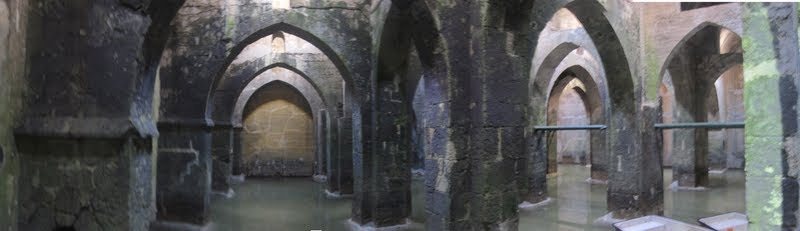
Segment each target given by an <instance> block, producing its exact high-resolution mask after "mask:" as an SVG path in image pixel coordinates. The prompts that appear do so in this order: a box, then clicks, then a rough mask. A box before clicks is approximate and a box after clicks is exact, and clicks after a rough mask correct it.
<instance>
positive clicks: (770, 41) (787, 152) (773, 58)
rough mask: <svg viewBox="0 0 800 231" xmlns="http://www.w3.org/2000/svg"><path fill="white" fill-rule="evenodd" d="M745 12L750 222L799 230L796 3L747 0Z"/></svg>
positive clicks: (754, 227) (765, 227)
mask: <svg viewBox="0 0 800 231" xmlns="http://www.w3.org/2000/svg"><path fill="white" fill-rule="evenodd" d="M742 14H743V15H742V18H743V29H744V31H743V34H742V41H743V42H742V48H743V49H744V81H745V83H744V100H745V103H744V105H745V111H746V112H747V118H746V122H745V123H746V124H747V126H746V127H745V159H746V163H745V172H746V176H745V177H746V181H745V184H746V185H745V186H746V187H745V191H746V192H745V194H746V205H747V216H748V219H749V220H750V226H749V228H750V229H752V230H797V228H798V213H797V212H798V200H800V199H798V198H799V197H798V188H800V187H799V186H798V179H799V178H798V177H800V167H798V166H800V165H799V164H798V160H799V159H800V153H798V151H797V150H798V149H797V145H798V134H797V132H798V114H797V107H798V105H797V103H798V101H797V96H798V91H797V89H798V80H800V47H799V46H798V35H797V31H798V29H799V28H798V27H800V25H799V24H798V12H797V3H744V9H743V11H742Z"/></svg>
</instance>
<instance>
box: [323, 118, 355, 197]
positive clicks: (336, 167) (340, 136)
mask: <svg viewBox="0 0 800 231" xmlns="http://www.w3.org/2000/svg"><path fill="white" fill-rule="evenodd" d="M333 137H334V139H331V140H333V141H336V145H334V146H332V147H331V156H332V157H331V168H330V169H329V172H330V174H329V175H328V177H329V179H328V189H327V190H328V192H330V193H333V194H336V195H350V194H353V118H350V117H343V118H339V119H338V123H337V126H336V133H335V135H334V136H333Z"/></svg>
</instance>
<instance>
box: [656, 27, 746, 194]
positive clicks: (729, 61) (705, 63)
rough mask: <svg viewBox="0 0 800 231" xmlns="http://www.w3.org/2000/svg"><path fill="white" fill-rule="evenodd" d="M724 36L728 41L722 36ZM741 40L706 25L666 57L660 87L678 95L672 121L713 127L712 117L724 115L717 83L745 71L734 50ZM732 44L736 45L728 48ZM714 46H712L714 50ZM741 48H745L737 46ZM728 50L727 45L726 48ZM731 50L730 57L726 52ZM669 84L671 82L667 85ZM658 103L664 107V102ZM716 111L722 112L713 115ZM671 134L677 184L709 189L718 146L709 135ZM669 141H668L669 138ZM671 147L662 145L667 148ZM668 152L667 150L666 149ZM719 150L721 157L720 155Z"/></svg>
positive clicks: (688, 131) (699, 132) (681, 131)
mask: <svg viewBox="0 0 800 231" xmlns="http://www.w3.org/2000/svg"><path fill="white" fill-rule="evenodd" d="M723 35H725V38H721V37H720V36H723ZM737 40H739V41H740V39H739V36H738V34H737V33H735V32H734V30H731V29H728V28H726V27H724V26H721V25H719V24H716V23H712V22H703V23H699V25H698V26H697V27H695V28H693V29H692V30H690V31H689V32H688V33H687V34H686V35H684V37H683V38H682V39H681V40H680V41H679V42H678V43H677V45H676V46H675V47H674V48H673V49H672V50H671V51H670V53H669V55H668V56H667V58H666V60H665V62H664V64H663V65H662V69H661V70H660V73H659V75H660V76H659V78H660V82H662V83H667V84H668V85H669V86H670V87H671V88H670V89H671V90H672V91H673V92H672V94H671V97H673V98H671V100H673V101H672V102H674V104H673V106H674V110H673V112H672V115H671V116H672V117H673V120H674V121H675V122H709V114H714V113H719V111H718V107H719V105H718V101H717V100H710V99H709V97H712V95H713V96H715V95H716V93H717V92H716V89H715V86H714V82H715V81H716V80H717V79H718V78H719V77H720V76H721V75H722V74H723V73H725V71H727V70H728V69H730V68H732V67H734V66H737V65H741V64H742V62H743V57H742V53H740V52H736V51H741V48H740V49H735V48H733V47H730V46H735V45H736V44H737V43H736V41H737ZM726 41H733V42H732V44H733V45H731V44H724V43H725V42H726ZM712 44H713V45H712ZM738 44H740V43H738ZM723 45H727V46H728V47H725V46H723ZM723 49H727V50H728V51H727V52H723ZM667 79H668V81H667ZM660 97H661V96H659V101H660V102H663V101H664V100H663V99H660ZM715 108H717V109H716V110H717V111H709V110H710V109H711V110H714V109H715ZM668 133H672V136H673V137H672V140H673V141H672V145H673V147H672V148H671V150H672V152H673V154H675V155H674V158H672V161H673V163H672V173H673V180H674V181H677V185H678V186H679V187H703V186H707V185H708V170H707V169H708V168H709V167H714V166H712V164H713V165H715V166H717V167H719V166H721V164H719V163H718V162H720V161H722V160H721V157H718V156H719V155H721V153H719V152H718V151H719V150H716V149H717V148H714V147H712V146H719V145H718V144H712V143H710V141H711V140H710V139H709V134H711V135H714V136H716V135H718V134H717V132H714V131H711V130H707V129H679V130H674V131H670V132H668ZM664 134H665V135H669V134H667V133H664ZM663 144H666V143H664V142H662V145H663ZM662 149H663V148H662ZM715 150H716V151H715Z"/></svg>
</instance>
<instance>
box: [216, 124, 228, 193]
mask: <svg viewBox="0 0 800 231" xmlns="http://www.w3.org/2000/svg"><path fill="white" fill-rule="evenodd" d="M232 149H233V127H231V126H230V125H219V124H217V125H215V126H214V128H213V129H212V133H211V166H212V168H211V190H213V191H214V192H215V193H220V194H223V195H227V196H230V195H231V194H232V193H233V190H232V189H231V181H230V179H231V153H233V150H232Z"/></svg>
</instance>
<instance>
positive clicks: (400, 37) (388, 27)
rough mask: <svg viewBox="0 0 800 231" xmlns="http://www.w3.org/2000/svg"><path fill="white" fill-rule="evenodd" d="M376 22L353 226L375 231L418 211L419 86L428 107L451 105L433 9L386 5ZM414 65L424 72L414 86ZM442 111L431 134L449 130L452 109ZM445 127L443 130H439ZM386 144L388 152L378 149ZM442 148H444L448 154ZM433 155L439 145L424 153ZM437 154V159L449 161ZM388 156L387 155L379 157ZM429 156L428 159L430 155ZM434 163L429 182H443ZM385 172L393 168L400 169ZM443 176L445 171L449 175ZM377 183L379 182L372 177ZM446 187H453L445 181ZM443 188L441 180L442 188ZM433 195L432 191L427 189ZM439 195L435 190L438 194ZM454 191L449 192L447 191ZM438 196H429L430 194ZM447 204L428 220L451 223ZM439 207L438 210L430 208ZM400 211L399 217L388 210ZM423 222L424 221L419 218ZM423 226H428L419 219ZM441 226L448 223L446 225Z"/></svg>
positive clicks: (430, 116) (432, 117)
mask: <svg viewBox="0 0 800 231" xmlns="http://www.w3.org/2000/svg"><path fill="white" fill-rule="evenodd" d="M373 7H374V9H375V12H378V13H376V16H377V17H375V19H374V21H375V22H376V23H378V24H379V26H376V29H375V30H374V31H373V44H374V45H373V50H374V54H375V55H374V56H373V57H375V58H373V60H372V62H373V63H372V73H371V79H370V82H369V85H370V86H371V88H372V89H373V90H371V92H370V94H369V95H366V96H365V97H366V98H367V100H366V101H365V102H364V108H362V110H361V113H360V114H358V115H356V116H359V117H361V118H362V120H363V123H362V125H361V126H360V127H356V128H355V129H358V130H360V133H361V134H362V138H363V140H360V143H361V145H358V146H357V147H356V148H355V149H357V151H356V152H355V153H354V158H353V160H354V162H356V163H360V164H354V165H356V167H355V169H354V175H355V177H356V179H355V185H356V186H355V189H356V191H355V193H354V196H355V197H354V201H353V218H352V221H353V222H354V223H356V224H359V225H367V224H370V223H372V224H374V225H375V226H376V227H383V226H392V225H398V224H404V223H405V222H406V218H410V217H411V216H412V213H411V210H412V209H415V208H412V207H411V191H410V189H411V188H410V183H411V162H410V155H409V154H410V151H411V149H410V148H409V144H410V143H411V142H410V140H411V139H410V138H411V136H410V131H411V127H410V125H411V124H410V122H411V121H412V120H413V119H412V118H411V117H410V115H411V114H412V112H411V111H412V110H411V108H412V103H411V100H412V97H413V93H414V92H413V91H415V90H416V88H415V86H414V85H416V84H417V82H418V81H421V82H422V83H420V84H419V85H420V87H422V88H424V90H425V92H426V93H428V94H426V97H425V100H426V102H425V104H426V105H431V104H441V103H442V102H444V101H445V100H446V98H447V97H448V96H447V94H446V92H447V90H446V89H447V88H448V84H447V83H448V82H447V81H448V79H447V77H445V75H446V73H447V69H444V67H443V65H439V64H440V63H442V62H443V61H442V59H443V56H442V55H441V53H440V52H443V50H442V46H443V44H441V43H440V41H439V38H438V35H439V33H440V32H439V30H438V29H436V26H435V25H436V24H437V23H436V22H435V21H434V19H433V15H432V12H431V10H430V8H429V7H428V5H427V3H426V1H380V3H378V5H376V6H373ZM412 49H413V50H415V51H416V53H417V54H418V60H419V61H417V60H416V58H410V57H412V55H410V54H411V53H412ZM409 62H419V63H420V65H418V66H421V75H422V76H424V77H421V78H408V76H407V75H408V74H409V73H408V68H409ZM441 106H442V108H441V109H442V110H441V111H432V112H429V113H427V112H426V113H427V114H426V115H424V116H423V118H417V119H422V120H427V121H428V122H429V123H428V125H429V126H428V127H426V128H425V129H426V130H434V129H439V130H440V131H441V130H444V129H447V126H446V124H445V122H444V121H447V118H448V116H449V113H448V112H449V108H448V107H449V106H445V105H441ZM437 126H440V127H437ZM425 135H426V138H424V140H427V141H426V142H428V141H431V137H428V136H429V135H430V136H433V135H436V136H440V137H437V138H438V140H436V141H435V142H440V141H441V142H446V141H447V139H448V138H449V137H447V134H446V133H440V132H436V134H432V133H426V134H425ZM378 144H380V145H378ZM441 145H442V144H438V145H437V147H439V148H441V147H443V146H441ZM424 146H425V147H426V148H425V149H426V153H429V152H430V150H429V149H428V148H429V147H431V145H428V143H426V144H425V145H424ZM440 151H443V150H436V152H437V153H440V154H443V153H441V152H440ZM377 153H380V154H377ZM426 156H428V155H426ZM428 163H431V162H430V161H429V160H426V164H425V169H426V170H425V171H426V174H425V177H426V181H429V180H430V179H436V178H437V177H448V176H439V173H440V170H439V169H438V168H437V166H433V165H431V164H428ZM385 166H393V167H392V168H393V169H391V170H390V169H389V168H386V167H385ZM443 170H444V169H442V170H441V171H443ZM370 175H371V176H370ZM387 180H389V181H392V182H393V183H392V185H387V184H382V183H380V182H382V181H387ZM443 180H445V181H446V179H443ZM434 181H435V180H434ZM426 187H428V184H426ZM431 189H432V188H431ZM445 190H447V189H445ZM432 191H433V190H428V192H429V194H428V195H427V196H428V198H432V197H430V193H431V192H432ZM388 196H390V197H393V198H395V199H393V200H391V201H382V200H378V201H374V199H372V198H386V197H388ZM434 200H436V201H441V203H439V204H438V205H436V208H426V209H435V210H443V211H442V212H435V213H430V212H428V213H427V215H428V218H427V219H434V220H436V219H437V218H431V216H434V215H442V216H447V215H446V214H447V212H444V211H449V209H450V207H449V206H441V205H443V204H442V203H447V202H445V201H443V200H444V198H442V197H438V198H437V199H434ZM429 205H432V204H429ZM380 208H392V209H380ZM415 214H416V213H415ZM413 219H415V220H420V219H426V218H421V217H414V218H413ZM439 220H441V218H439ZM427 225H428V229H431V230H441V229H443V228H430V227H431V225H433V226H434V227H441V226H439V225H443V224H439V223H428V224H427Z"/></svg>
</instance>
